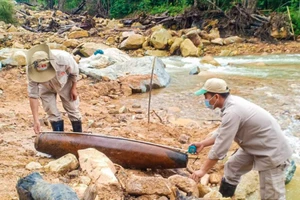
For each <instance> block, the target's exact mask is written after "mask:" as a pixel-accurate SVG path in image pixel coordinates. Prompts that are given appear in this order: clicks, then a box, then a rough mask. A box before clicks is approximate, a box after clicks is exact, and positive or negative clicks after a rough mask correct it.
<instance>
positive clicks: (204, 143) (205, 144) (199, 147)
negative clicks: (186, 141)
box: [193, 137, 216, 153]
mask: <svg viewBox="0 0 300 200" xmlns="http://www.w3.org/2000/svg"><path fill="white" fill-rule="evenodd" d="M215 140H216V138H215V137H210V138H207V139H205V140H203V141H201V142H195V143H193V144H194V145H195V146H196V147H197V153H200V152H201V151H202V149H204V147H209V146H211V145H213V144H214V143H215Z"/></svg>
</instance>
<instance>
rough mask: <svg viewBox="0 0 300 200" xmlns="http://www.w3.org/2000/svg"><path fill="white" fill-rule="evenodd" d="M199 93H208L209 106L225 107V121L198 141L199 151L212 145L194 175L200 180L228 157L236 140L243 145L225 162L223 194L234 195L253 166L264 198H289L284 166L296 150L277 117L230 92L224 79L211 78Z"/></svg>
mask: <svg viewBox="0 0 300 200" xmlns="http://www.w3.org/2000/svg"><path fill="white" fill-rule="evenodd" d="M195 94H196V95H197V96H199V95H204V97H205V105H206V106H207V107H208V108H210V109H212V110H213V109H215V108H220V109H221V112H222V114H221V117H222V123H221V125H220V126H219V128H218V129H217V130H216V131H214V132H213V134H212V136H211V137H210V138H207V139H205V140H203V141H201V142H196V143H194V145H195V146H196V147H197V153H200V152H201V150H202V149H203V148H204V147H207V146H211V145H212V148H211V149H210V152H209V154H208V159H207V160H206V161H205V162H204V164H203V165H202V166H201V168H200V170H197V171H195V172H194V173H193V174H192V175H191V178H193V179H194V180H195V181H199V180H200V178H201V177H203V176H204V175H205V174H206V173H207V172H208V171H209V169H211V168H212V167H213V166H214V165H215V164H216V163H217V162H218V160H222V159H224V158H225V156H226V153H227V151H228V150H229V148H230V146H231V144H232V142H233V140H234V141H235V142H236V143H237V144H238V145H239V146H240V148H239V149H238V150H237V151H236V153H235V154H234V155H232V156H231V157H230V158H229V160H228V161H227V162H226V164H225V168H224V176H223V178H222V181H221V185H220V188H219V191H220V193H221V194H222V195H223V197H232V196H233V195H234V192H235V189H236V187H237V185H238V183H239V181H240V179H241V176H242V175H243V174H245V173H247V172H249V171H251V170H252V169H253V170H257V171H258V172H259V180H260V194H261V199H285V176H284V168H285V167H286V165H288V164H289V160H288V159H289V158H290V157H291V155H292V149H291V147H290V146H289V144H288V142H287V140H286V138H285V136H284V135H283V133H282V131H281V128H280V126H279V124H278V123H277V122H276V120H275V118H274V117H273V116H271V114H270V113H269V112H267V111H266V110H264V109H263V108H261V107H259V106H258V105H255V104H253V103H251V102H249V101H247V100H245V99H243V98H241V97H237V96H233V95H230V93H229V88H228V86H227V84H226V82H225V81H224V80H222V79H218V78H211V79H208V80H207V81H206V82H205V84H204V86H203V88H202V89H200V90H198V91H197V92H195Z"/></svg>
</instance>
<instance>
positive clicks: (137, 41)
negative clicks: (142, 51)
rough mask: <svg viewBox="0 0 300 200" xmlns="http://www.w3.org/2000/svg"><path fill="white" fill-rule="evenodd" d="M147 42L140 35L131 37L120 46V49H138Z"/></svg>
mask: <svg viewBox="0 0 300 200" xmlns="http://www.w3.org/2000/svg"><path fill="white" fill-rule="evenodd" d="M144 42H145V37H144V36H142V35H140V34H134V35H130V36H129V37H128V38H127V39H125V40H124V41H123V42H122V43H121V44H120V49H128V50H129V49H138V48H141V47H142V45H143V43H144Z"/></svg>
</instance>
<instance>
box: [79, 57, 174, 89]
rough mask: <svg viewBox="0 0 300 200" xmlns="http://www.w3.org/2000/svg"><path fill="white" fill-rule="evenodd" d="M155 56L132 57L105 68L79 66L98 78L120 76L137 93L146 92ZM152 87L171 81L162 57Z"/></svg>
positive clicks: (85, 72) (157, 61) (156, 66)
mask: <svg viewBox="0 0 300 200" xmlns="http://www.w3.org/2000/svg"><path fill="white" fill-rule="evenodd" d="M152 64H153V57H142V58H132V59H130V60H128V61H125V62H123V63H115V64H113V65H111V66H108V67H106V68H104V69H91V68H89V67H87V66H79V68H80V71H81V72H82V73H84V74H86V75H89V76H92V77H94V78H96V79H100V80H101V79H104V78H107V79H109V80H116V79H118V78H120V79H121V81H123V82H127V83H128V84H129V85H130V87H131V88H132V90H133V91H134V92H135V93H138V92H146V91H148V90H149V88H150V80H151V72H152ZM153 74H154V76H153V81H152V88H162V87H166V86H167V85H168V84H169V83H170V80H171V78H170V75H169V74H168V73H167V72H166V70H165V64H164V63H163V62H162V60H161V59H159V58H157V59H156V61H155V66H154V72H153Z"/></svg>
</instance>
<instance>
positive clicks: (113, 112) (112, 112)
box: [108, 110, 119, 115]
mask: <svg viewBox="0 0 300 200" xmlns="http://www.w3.org/2000/svg"><path fill="white" fill-rule="evenodd" d="M108 113H109V114H112V115H115V114H119V111H118V110H109V111H108Z"/></svg>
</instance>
